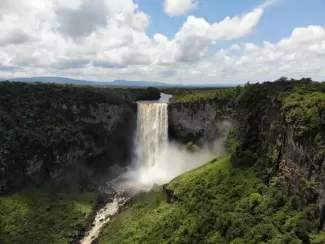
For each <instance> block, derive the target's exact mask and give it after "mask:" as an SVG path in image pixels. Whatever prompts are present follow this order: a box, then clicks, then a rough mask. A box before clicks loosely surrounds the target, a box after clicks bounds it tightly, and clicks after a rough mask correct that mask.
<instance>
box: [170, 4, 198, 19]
mask: <svg viewBox="0 0 325 244" xmlns="http://www.w3.org/2000/svg"><path fill="white" fill-rule="evenodd" d="M197 4H198V2H197V1H196V0H165V3H164V10H165V13H166V14H167V15H169V16H179V15H183V14H185V13H187V12H188V11H190V10H191V9H193V8H195V7H196V6H197Z"/></svg>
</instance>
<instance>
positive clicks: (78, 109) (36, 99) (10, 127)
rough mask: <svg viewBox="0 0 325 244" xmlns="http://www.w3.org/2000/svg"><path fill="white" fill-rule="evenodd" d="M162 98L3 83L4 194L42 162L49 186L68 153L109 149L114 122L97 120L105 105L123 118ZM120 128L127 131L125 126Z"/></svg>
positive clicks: (0, 186)
mask: <svg viewBox="0 0 325 244" xmlns="http://www.w3.org/2000/svg"><path fill="white" fill-rule="evenodd" d="M159 97H160V92H159V91H158V90H157V89H155V88H146V89H141V88H139V89H123V88H104V87H90V86H75V85H58V84H41V83H35V84H28V83H19V82H0V114H1V117H0V145H1V148H0V176H1V177H0V179H1V180H0V192H4V191H6V188H7V187H19V186H21V185H24V184H27V183H28V180H31V179H30V177H25V176H26V174H29V171H32V170H33V169H32V168H33V165H36V166H34V167H36V168H37V164H39V162H41V163H42V174H41V176H38V177H40V178H41V179H39V180H40V181H43V179H42V178H44V179H48V178H52V176H51V173H53V172H55V170H56V169H60V168H61V167H62V164H66V162H65V161H66V158H62V160H60V157H62V156H64V155H66V154H67V153H68V152H78V151H80V150H84V151H85V152H86V153H87V154H88V155H89V154H94V153H96V151H98V150H99V149H101V148H103V144H105V143H107V139H106V137H107V136H106V135H105V133H106V134H107V133H108V132H109V131H107V129H105V126H107V125H106V124H104V123H103V122H105V120H107V121H109V120H112V119H114V118H109V117H108V118H107V119H106V118H105V119H101V121H98V119H96V118H95V117H94V115H96V113H95V112H96V107H97V106H98V105H99V104H107V106H106V107H105V108H106V109H109V108H110V107H113V106H117V108H118V110H120V112H121V113H122V112H123V111H124V110H126V109H128V108H129V110H131V109H132V107H134V106H135V105H132V104H133V103H134V102H135V101H137V100H146V99H158V98H159ZM123 109H124V110H123ZM92 110H94V111H95V112H93V111H92ZM126 111H127V110H126ZM117 112H118V111H117ZM108 113H109V112H108ZM125 113H127V112H125ZM97 114H99V116H101V114H100V113H97ZM112 115H113V114H109V116H112ZM115 116H118V115H117V114H116V115H115ZM125 116H127V117H128V116H130V115H129V114H125ZM125 116H124V117H125ZM127 117H125V118H124V119H123V120H127V119H128V118H127ZM89 120H94V122H93V123H89V122H88V121H89ZM120 123H121V126H122V125H123V123H124V122H123V121H121V122H120ZM125 123H128V121H126V122H125ZM125 123H124V131H125V132H126V133H127V132H128V130H127V129H126V128H125V126H126V125H125ZM130 123H132V121H131V122H130ZM119 133H120V134H119V135H117V136H116V137H121V138H123V130H122V131H119ZM111 136H113V135H111ZM131 136H132V135H131ZM114 143H115V144H117V145H119V143H120V146H121V148H124V147H125V146H123V145H122V144H125V143H124V141H121V140H118V139H116V141H115V142H114ZM106 147H109V145H107V146H106ZM123 153H124V154H125V152H123ZM123 153H122V154H123Z"/></svg>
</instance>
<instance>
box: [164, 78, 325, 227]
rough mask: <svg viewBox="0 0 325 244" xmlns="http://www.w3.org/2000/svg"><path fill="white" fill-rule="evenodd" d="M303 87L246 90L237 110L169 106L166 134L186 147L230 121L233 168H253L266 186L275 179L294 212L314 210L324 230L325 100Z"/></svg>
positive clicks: (208, 103) (207, 104)
mask: <svg viewBox="0 0 325 244" xmlns="http://www.w3.org/2000/svg"><path fill="white" fill-rule="evenodd" d="M303 83H304V81H302V82H301V83H295V82H287V81H284V82H283V81H280V82H273V83H264V84H256V85H250V86H249V87H248V88H245V90H243V92H242V94H240V96H238V98H237V99H236V105H235V106H230V104H233V103H232V102H231V101H228V102H227V101H223V102H220V101H218V99H212V100H199V101H192V102H184V103H179V102H175V103H171V104H170V108H169V123H170V124H169V127H170V135H171V137H172V139H174V140H179V141H182V142H185V143H186V142H189V141H193V142H201V143H202V142H204V141H211V140H213V138H215V137H218V136H219V134H220V133H219V132H218V127H217V124H218V123H219V122H220V121H224V120H227V121H231V123H232V125H233V127H234V129H235V130H234V133H232V135H230V136H231V137H233V138H232V139H235V141H236V142H237V145H236V148H235V150H234V152H233V156H232V164H233V166H234V167H256V168H258V169H259V170H260V171H261V172H263V176H262V177H263V178H264V180H265V181H266V182H268V181H270V180H272V179H274V176H276V177H279V179H280V180H281V181H282V182H283V183H284V185H285V187H286V189H287V191H288V192H289V193H290V195H292V196H294V198H293V199H294V204H295V205H296V207H297V208H304V207H305V206H306V205H307V204H309V203H315V204H317V205H318V207H319V210H320V215H321V216H320V220H321V226H320V227H321V228H324V219H325V208H324V206H325V164H324V158H325V157H324V156H325V153H324V148H325V146H324V145H325V143H324V138H325V136H324V128H325V119H324V118H325V114H324V101H325V97H324V95H323V94H324V93H322V92H323V91H322V89H323V88H318V87H316V88H315V87H314V88H312V89H311V91H310V92H308V89H309V88H310V87H313V85H311V84H309V83H308V82H307V85H306V87H304V86H305V85H304V84H303ZM297 87H303V88H301V89H300V88H299V89H298V88H297ZM308 87H309V88H308ZM315 90H316V91H315ZM320 91H322V92H320ZM314 92H315V94H313V93H314ZM317 96H318V97H317Z"/></svg>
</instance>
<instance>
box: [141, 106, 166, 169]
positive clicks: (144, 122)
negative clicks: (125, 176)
mask: <svg viewBox="0 0 325 244" xmlns="http://www.w3.org/2000/svg"><path fill="white" fill-rule="evenodd" d="M167 144H168V113H167V103H143V102H139V103H138V118H137V134H136V148H137V149H136V154H137V155H136V156H137V166H138V167H141V168H149V167H153V166H155V165H156V164H157V163H158V160H159V158H160V156H161V153H162V152H163V150H164V149H165V148H166V146H167Z"/></svg>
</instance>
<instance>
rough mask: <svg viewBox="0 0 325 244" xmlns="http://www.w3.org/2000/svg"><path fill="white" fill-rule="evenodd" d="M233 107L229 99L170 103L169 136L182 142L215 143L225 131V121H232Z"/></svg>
mask: <svg viewBox="0 0 325 244" xmlns="http://www.w3.org/2000/svg"><path fill="white" fill-rule="evenodd" d="M233 113H234V111H233V108H232V107H231V106H230V105H229V104H228V101H215V100H203V101H195V102H193V103H180V102H177V103H170V104H169V106H168V120H169V129H168V130H169V138H170V139H171V140H175V141H178V142H181V143H188V142H193V143H196V144H205V143H208V144H209V143H213V142H214V141H215V140H216V139H217V138H220V136H221V135H222V134H223V133H224V131H223V130H224V129H225V128H224V126H222V124H223V123H224V122H225V121H229V122H230V121H231V120H232V117H233Z"/></svg>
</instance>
